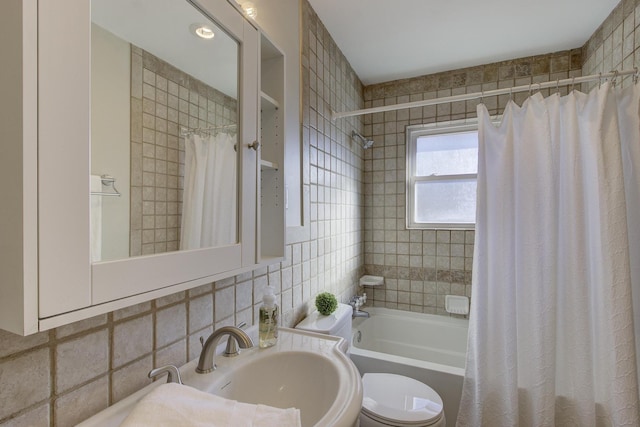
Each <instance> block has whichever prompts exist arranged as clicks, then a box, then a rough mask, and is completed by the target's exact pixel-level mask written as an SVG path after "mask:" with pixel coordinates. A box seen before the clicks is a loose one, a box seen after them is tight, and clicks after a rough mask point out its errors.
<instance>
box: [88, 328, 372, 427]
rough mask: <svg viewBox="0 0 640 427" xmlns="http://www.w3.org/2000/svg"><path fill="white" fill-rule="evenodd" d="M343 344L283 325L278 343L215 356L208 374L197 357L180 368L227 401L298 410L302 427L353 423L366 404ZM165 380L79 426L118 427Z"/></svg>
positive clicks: (188, 379)
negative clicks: (198, 369)
mask: <svg viewBox="0 0 640 427" xmlns="http://www.w3.org/2000/svg"><path fill="white" fill-rule="evenodd" d="M222 341H223V344H224V342H226V340H222ZM254 341H255V340H254ZM343 346H344V341H343V340H342V339H341V338H338V337H331V336H328V335H320V334H315V333H312V332H305V331H301V330H298V329H288V328H280V330H279V337H278V343H277V344H276V345H275V346H274V347H270V348H267V349H260V348H258V347H257V346H256V347H253V348H251V349H246V350H243V351H242V353H241V354H240V355H239V356H236V357H222V356H221V355H216V358H215V361H216V364H217V369H216V370H215V371H213V372H211V373H208V374H196V373H195V366H196V363H197V360H193V361H191V362H189V363H187V364H186V365H184V366H183V367H181V368H180V374H181V376H182V380H183V383H184V384H185V385H188V386H191V387H195V388H197V389H199V390H203V391H206V392H208V393H212V394H215V395H218V396H221V397H224V398H227V399H232V400H237V401H240V402H245V403H254V404H258V403H260V404H263V405H269V406H274V407H278V408H291V407H295V408H298V409H300V417H301V421H302V425H303V426H304V427H311V426H317V427H320V426H323V427H324V426H335V427H342V426H344V427H351V426H354V425H356V423H357V420H358V416H359V414H360V408H361V406H362V381H361V379H360V374H359V373H358V370H357V368H356V367H355V365H354V364H353V363H352V362H351V360H350V359H349V358H348V356H346V355H345V354H344V352H343V351H342V348H344V347H343ZM222 347H223V346H222ZM164 381H165V378H164V377H163V378H161V379H160V380H159V381H156V382H155V383H153V384H151V385H149V386H147V387H145V388H144V389H142V390H140V391H139V392H137V393H135V394H133V395H131V396H129V397H127V398H126V399H124V400H122V401H120V402H118V403H116V404H115V405H113V406H111V407H109V408H107V409H106V410H104V411H103V412H101V413H99V414H97V415H96V416H94V417H92V418H90V419H89V420H87V421H85V422H84V423H82V424H80V426H82V427H97V426H100V427H107V426H117V425H119V424H120V422H121V421H122V420H123V419H124V418H125V417H126V415H127V414H128V413H129V412H130V411H131V409H132V408H133V407H134V406H135V404H136V403H137V402H138V401H139V400H140V399H142V397H144V396H145V395H146V394H147V393H149V392H150V391H151V390H153V388H155V387H157V386H158V385H159V384H161V383H163V382H164Z"/></svg>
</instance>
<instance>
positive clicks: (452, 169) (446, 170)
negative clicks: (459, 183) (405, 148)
mask: <svg viewBox="0 0 640 427" xmlns="http://www.w3.org/2000/svg"><path fill="white" fill-rule="evenodd" d="M477 172H478V133H477V132H475V131H474V132H461V133H445V134H439V135H427V136H420V137H418V139H417V141H416V176H433V175H436V176H437V175H459V174H475V173H477Z"/></svg>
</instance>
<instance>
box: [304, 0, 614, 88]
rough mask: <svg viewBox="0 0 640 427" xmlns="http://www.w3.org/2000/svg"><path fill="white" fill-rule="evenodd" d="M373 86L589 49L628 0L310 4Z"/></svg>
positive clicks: (331, 0) (338, 0)
mask: <svg viewBox="0 0 640 427" xmlns="http://www.w3.org/2000/svg"><path fill="white" fill-rule="evenodd" d="M309 1H310V3H311V5H312V6H313V8H314V10H315V11H316V13H317V14H318V16H319V17H320V19H321V20H322V22H323V23H324V25H325V26H326V28H327V30H328V31H329V33H330V34H331V36H332V37H333V39H334V40H335V41H336V43H337V45H338V47H339V48H340V49H341V50H342V52H343V53H344V55H345V56H346V58H347V60H348V61H349V63H350V64H351V66H352V67H353V69H354V70H355V72H356V74H357V75H358V77H360V80H362V82H363V83H364V84H365V85H370V84H375V83H381V82H386V81H391V80H397V79H401V78H408V77H415V76H420V75H425V74H432V73H436V72H440V71H448V70H455V69H459V68H464V67H470V66H475V65H482V64H487V63H492V62H498V61H503V60H508V59H514V58H519V57H525V56H531V55H539V54H544V53H550V52H556V51H560V50H565V49H573V48H576V47H582V45H583V44H584V43H585V42H586V41H587V40H588V39H589V37H590V36H591V35H592V34H593V32H594V31H595V30H596V29H598V27H599V26H600V24H601V23H602V22H603V21H604V20H605V18H606V17H607V16H608V15H609V13H611V11H612V10H613V9H614V7H615V6H616V5H617V4H618V3H619V1H620V0H482V1H478V0H394V1H391V0H309Z"/></svg>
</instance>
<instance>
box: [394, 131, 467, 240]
mask: <svg viewBox="0 0 640 427" xmlns="http://www.w3.org/2000/svg"><path fill="white" fill-rule="evenodd" d="M477 129H478V126H477V125H470V126H469V125H467V126H455V127H454V126H450V127H446V128H443V127H442V126H440V127H435V126H431V127H426V126H409V127H407V228H474V226H475V219H476V182H477V177H478V132H477Z"/></svg>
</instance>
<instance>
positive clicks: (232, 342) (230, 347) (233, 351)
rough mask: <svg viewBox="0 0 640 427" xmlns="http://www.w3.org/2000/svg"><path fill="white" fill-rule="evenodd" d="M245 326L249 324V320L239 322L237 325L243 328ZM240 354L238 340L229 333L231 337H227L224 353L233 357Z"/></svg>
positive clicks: (225, 355)
mask: <svg viewBox="0 0 640 427" xmlns="http://www.w3.org/2000/svg"><path fill="white" fill-rule="evenodd" d="M245 326H247V322H241V323H238V325H237V326H236V327H237V328H240V329H242V328H244V327H245ZM238 354H240V350H238V344H237V341H236V339H235V338H234V337H233V336H231V335H229V338H227V347H226V348H225V350H224V353H223V354H222V355H223V356H224V357H233V356H237V355H238Z"/></svg>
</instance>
